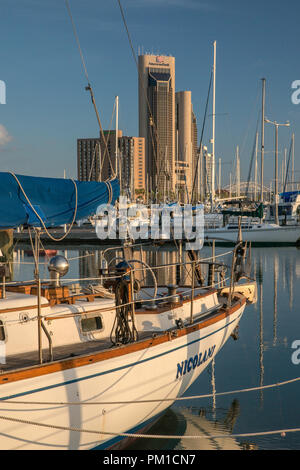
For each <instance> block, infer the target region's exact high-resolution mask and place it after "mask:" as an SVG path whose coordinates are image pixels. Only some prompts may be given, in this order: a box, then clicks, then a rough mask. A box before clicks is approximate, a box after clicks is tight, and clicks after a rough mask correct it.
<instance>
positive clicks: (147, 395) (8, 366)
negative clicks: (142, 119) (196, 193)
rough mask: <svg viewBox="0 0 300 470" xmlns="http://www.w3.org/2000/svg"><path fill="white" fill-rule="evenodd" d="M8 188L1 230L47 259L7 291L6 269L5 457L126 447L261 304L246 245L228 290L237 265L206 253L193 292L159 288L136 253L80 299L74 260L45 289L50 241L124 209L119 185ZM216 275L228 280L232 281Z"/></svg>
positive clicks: (55, 263)
mask: <svg viewBox="0 0 300 470" xmlns="http://www.w3.org/2000/svg"><path fill="white" fill-rule="evenodd" d="M0 179H1V180H2V182H3V184H1V185H0V200H1V202H2V204H1V217H0V220H1V222H0V225H1V227H16V226H18V225H19V224H22V225H23V226H25V225H26V227H27V228H28V229H29V230H31V231H32V232H33V233H34V235H35V243H34V244H33V246H32V247H33V249H34V250H35V260H36V263H35V272H34V280H33V281H27V282H17V283H16V282H6V280H5V264H2V265H1V266H0V269H1V273H2V278H3V282H2V287H1V299H0V313H1V322H0V338H1V341H0V362H1V364H0V369H1V375H0V400H1V409H2V411H1V414H0V436H1V439H0V448H1V449H7V450H10V449H15V450H17V449H19V450H23V449H24V450H25V449H38V450H40V449H47V450H50V449H56V450H58V449H61V450H63V449H72V450H75V449H76V450H80V449H85V450H86V449H109V448H122V447H124V446H126V443H127V442H128V440H129V441H130V438H132V437H133V436H134V434H135V433H136V432H142V431H143V430H145V429H146V428H147V426H149V425H150V423H152V422H153V420H155V419H156V418H157V417H158V416H159V415H160V414H161V413H163V412H164V410H166V408H168V407H169V406H170V405H171V404H172V403H173V402H174V400H175V399H176V398H177V397H179V396H181V395H182V394H183V393H184V392H185V391H186V390H187V389H188V388H189V386H190V385H191V384H192V383H193V382H194V381H195V380H196V379H197V377H198V376H199V375H200V374H201V373H202V372H203V370H204V369H205V368H206V367H207V366H208V364H209V363H210V362H211V361H212V359H213V358H214V357H215V356H216V355H217V354H218V353H219V352H220V350H221V349H222V347H223V346H224V344H225V343H226V341H227V340H228V338H229V337H230V335H231V333H232V332H233V330H234V329H235V328H236V326H237V325H238V323H239V321H240V319H241V317H242V315H243V313H244V310H245V307H246V305H247V303H248V302H252V301H253V300H254V299H255V290H256V283H255V282H253V281H250V280H249V279H246V278H245V276H244V274H243V270H241V267H242V266H243V263H244V261H245V259H246V251H245V246H244V244H243V242H241V241H239V242H238V244H237V246H236V247H235V249H234V250H233V263H232V264H231V266H233V270H232V271H231V272H230V274H229V276H228V279H229V281H228V282H227V284H228V285H227V287H226V281H225V272H226V269H228V270H229V271H230V268H231V266H227V267H226V265H225V264H222V263H220V260H219V259H218V262H217V263H216V261H215V260H214V259H211V260H209V261H208V260H205V261H203V262H202V261H201V260H199V259H198V258H197V256H196V254H195V253H194V254H193V253H191V260H190V262H188V263H187V265H188V266H189V269H190V272H191V280H190V283H188V284H187V283H186V282H185V283H184V284H183V285H180V284H179V285H178V286H174V285H172V286H165V285H159V283H158V281H157V276H156V275H155V272H156V271H155V269H156V270H159V269H166V266H157V267H154V266H149V265H148V264H147V263H146V262H144V261H137V260H135V259H134V257H133V258H132V257H131V256H132V251H131V247H130V245H128V246H126V245H125V246H124V247H123V257H122V259H120V257H119V256H116V254H115V255H114V251H113V250H110V251H109V252H108V253H109V257H110V261H109V263H107V267H106V268H103V269H102V271H101V272H100V273H99V279H96V280H92V281H91V280H86V279H85V280H78V282H77V284H76V288H75V287H74V282H73V280H72V282H70V281H69V282H68V280H67V279H65V280H64V279H63V276H65V275H66V274H67V272H68V261H67V259H66V258H64V257H63V256H60V255H58V256H55V257H53V258H52V259H51V260H50V262H49V266H48V270H49V276H50V279H47V280H42V279H40V276H39V271H38V251H39V235H40V232H41V231H42V230H45V231H47V230H48V228H49V227H51V226H53V225H56V224H58V223H59V224H60V223H70V222H71V223H72V222H74V221H76V218H77V217H79V218H83V217H87V216H88V212H89V211H91V212H93V211H95V207H96V205H97V204H99V203H107V202H109V201H113V200H115V198H116V197H117V196H118V194H119V186H118V182H117V181H115V180H114V181H112V182H110V184H109V185H107V184H105V183H95V182H89V183H85V184H80V183H79V182H77V181H71V180H65V179H64V180H59V181H57V179H55V178H54V179H51V178H46V179H44V178H40V179H37V178H32V179H31V178H30V177H25V176H24V177H23V176H21V175H18V176H17V175H14V174H6V173H4V174H0ZM56 185H57V186H56ZM89 188H90V189H89ZM109 188H110V189H109ZM111 189H112V192H111ZM57 192H60V193H61V194H60V196H59V197H57V199H55V195H56V194H57ZM52 193H54V195H53V199H52ZM62 194H64V197H62ZM51 199H52V200H51ZM9 203H10V204H11V205H10V206H9V205H8V204H9ZM128 253H130V254H128ZM114 257H115V259H114ZM113 259H114V262H112V260H113ZM181 266H182V265H181ZM203 266H206V267H207V266H208V270H207V279H206V277H205V276H204V275H203V273H202V272H201V269H202V267H203ZM168 267H169V266H168ZM213 272H214V273H215V274H216V273H217V272H219V274H220V275H221V272H222V273H223V274H224V276H221V277H220V276H219V277H220V279H222V280H221V282H219V283H216V282H215V277H214V275H212V273H213ZM241 279H242V280H241Z"/></svg>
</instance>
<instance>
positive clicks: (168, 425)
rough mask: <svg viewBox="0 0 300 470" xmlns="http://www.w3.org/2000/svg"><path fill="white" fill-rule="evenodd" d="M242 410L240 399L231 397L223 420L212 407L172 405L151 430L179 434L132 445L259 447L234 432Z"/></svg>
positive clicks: (148, 447) (137, 447)
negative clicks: (176, 437) (237, 436)
mask: <svg viewBox="0 0 300 470" xmlns="http://www.w3.org/2000/svg"><path fill="white" fill-rule="evenodd" d="M223 412H224V410H223ZM239 412H240V405H239V401H238V400H233V401H232V403H231V406H230V408H229V409H228V410H227V411H226V412H224V417H223V418H222V419H221V420H215V419H213V418H212V410H211V409H206V408H195V407H190V408H184V407H178V408H177V407H174V406H173V407H172V408H171V409H169V410H168V411H167V412H166V413H165V414H164V416H162V417H161V418H160V420H159V421H158V422H157V423H156V424H155V425H154V426H153V427H152V428H151V430H150V431H149V432H150V433H151V434H157V435H162V434H166V435H171V434H172V435H174V436H180V437H179V438H178V439H163V438H157V439H140V440H139V441H138V442H137V443H134V444H133V445H132V446H131V447H130V448H129V449H130V450H142V449H143V450H154V449H156V450H166V449H169V450H179V451H185V450H196V451H197V450H244V449H247V450H248V449H256V448H257V447H256V446H255V445H253V444H252V443H250V442H245V441H243V442H240V441H239V440H237V439H235V438H234V437H232V436H231V434H232V432H233V430H234V425H235V422H236V420H237V418H238V416H239ZM196 436H197V438H196ZM215 436H218V437H215Z"/></svg>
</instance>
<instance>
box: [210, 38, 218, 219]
mask: <svg viewBox="0 0 300 470" xmlns="http://www.w3.org/2000/svg"><path fill="white" fill-rule="evenodd" d="M216 48H217V41H214V65H213V115H212V168H211V211H213V206H214V203H215V131H216V55H217V54H216Z"/></svg>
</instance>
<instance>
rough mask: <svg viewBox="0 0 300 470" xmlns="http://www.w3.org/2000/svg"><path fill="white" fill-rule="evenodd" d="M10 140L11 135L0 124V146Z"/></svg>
mask: <svg viewBox="0 0 300 470" xmlns="http://www.w3.org/2000/svg"><path fill="white" fill-rule="evenodd" d="M11 140H12V137H11V136H10V135H9V133H8V131H7V129H6V128H5V127H4V126H3V125H2V124H0V147H3V146H4V145H6V144H8V143H9V142H10V141H11Z"/></svg>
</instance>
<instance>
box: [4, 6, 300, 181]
mask: <svg viewBox="0 0 300 470" xmlns="http://www.w3.org/2000/svg"><path fill="white" fill-rule="evenodd" d="M69 1H70V6H71V10H72V14H73V17H74V21H75V23H76V27H77V31H78V34H79V38H80V42H81V46H82V50H83V53H84V57H85V60H86V64H87V69H88V74H89V78H90V81H91V83H92V86H93V88H94V92H95V97H96V101H97V106H98V108H99V112H100V117H101V121H102V125H103V128H109V126H110V120H111V115H112V110H113V103H114V97H115V96H116V95H118V96H119V102H120V111H119V127H120V128H121V129H122V130H123V133H124V134H127V135H138V96H137V71H136V66H135V63H134V60H133V57H132V54H131V50H130V47H129V43H128V40H127V36H126V32H125V30H124V26H123V23H122V18H121V14H120V10H119V6H118V2H117V0H110V1H107V0H69ZM122 5H123V8H124V11H125V15H126V19H127V23H128V27H129V30H130V34H131V37H132V42H133V45H134V47H135V50H136V52H137V51H138V48H139V47H140V48H142V47H143V50H144V52H146V51H147V52H153V53H155V54H156V53H159V54H170V55H173V56H175V58H176V90H177V91H180V90H191V91H192V99H193V106H194V111H195V114H196V116H197V120H198V130H199V135H200V132H201V127H202V122H203V114H204V106H205V101H206V96H207V91H208V83H209V77H210V73H211V68H212V60H213V59H212V57H213V41H214V40H216V41H217V90H216V114H217V118H216V158H217V159H218V158H219V157H221V158H222V163H223V170H224V175H223V178H224V181H227V180H228V174H229V171H233V162H234V155H235V149H236V146H237V145H238V146H239V147H240V158H241V169H242V179H243V180H246V179H247V175H248V168H249V160H250V156H251V152H252V146H253V141H254V136H255V129H256V123H257V119H258V117H259V112H260V104H261V78H262V77H265V78H266V80H267V81H266V93H267V96H266V116H267V117H268V118H269V119H271V120H277V121H278V122H285V121H286V120H289V121H290V122H291V127H290V128H289V129H285V128H283V129H280V132H279V147H280V158H281V157H282V155H283V151H284V148H289V145H290V139H291V133H292V132H295V140H296V170H297V171H298V170H300V164H299V157H298V149H300V105H295V104H292V102H291V94H292V90H291V83H292V82H293V81H294V80H297V79H300V70H299V50H298V49H299V24H298V23H299V15H300V4H299V2H298V1H296V0H289V1H288V2H282V1H278V0H261V1H258V0H252V1H248V0H243V1H241V0H240V1H237V0H210V1H206V0H205V1H202V0H122ZM0 43H1V47H0V80H2V81H5V83H6V104H0V162H1V163H0V170H1V171H15V172H17V173H22V174H32V175H39V176H63V172H64V169H65V170H66V173H67V176H69V177H74V176H76V173H77V170H76V165H77V162H76V139H77V138H78V137H93V136H97V135H98V127H97V121H96V117H95V113H94V110H93V107H92V104H91V101H90V97H89V94H88V92H86V91H85V89H84V87H85V85H86V79H85V76H84V73H83V70H82V65H81V61H80V57H79V53H78V49H77V46H76V43H75V39H74V36H73V32H72V27H71V23H70V19H69V17H68V14H67V9H66V6H65V1H64V0H1V2H0ZM210 113H211V109H210ZM210 121H211V118H210V119H209V122H208V124H207V127H206V132H205V139H204V140H205V142H204V143H208V141H209V138H210V132H211V130H210V128H211V126H210ZM272 152H274V128H273V126H269V125H268V126H266V174H265V181H266V182H267V181H270V180H271V179H272V178H273V160H274V153H272ZM296 175H298V178H299V177H300V173H296Z"/></svg>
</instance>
